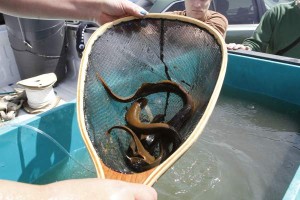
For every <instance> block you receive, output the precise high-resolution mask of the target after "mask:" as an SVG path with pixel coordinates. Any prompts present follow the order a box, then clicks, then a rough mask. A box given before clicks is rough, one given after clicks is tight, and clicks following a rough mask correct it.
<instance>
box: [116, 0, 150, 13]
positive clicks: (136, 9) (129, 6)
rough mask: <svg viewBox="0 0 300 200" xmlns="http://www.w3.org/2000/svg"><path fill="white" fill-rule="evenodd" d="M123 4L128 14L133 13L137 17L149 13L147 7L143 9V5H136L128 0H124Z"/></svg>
mask: <svg viewBox="0 0 300 200" xmlns="http://www.w3.org/2000/svg"><path fill="white" fill-rule="evenodd" d="M122 6H123V9H124V12H125V13H126V14H127V15H132V16H135V17H142V16H145V15H146V14H148V12H147V11H146V10H145V9H143V8H142V7H140V6H138V5H136V4H134V3H132V2H131V1H128V0H125V1H122Z"/></svg>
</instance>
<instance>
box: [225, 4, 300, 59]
mask: <svg viewBox="0 0 300 200" xmlns="http://www.w3.org/2000/svg"><path fill="white" fill-rule="evenodd" d="M227 49H228V50H237V49H243V50H252V51H258V52H264V53H270V54H275V55H281V56H288V57H292V58H300V0H295V1H293V2H290V3H286V4H279V5H277V6H274V7H273V8H271V9H270V10H268V11H267V12H266V13H265V14H264V16H263V17H262V19H261V21H260V23H259V25H258V27H257V28H256V30H255V31H254V33H253V35H252V36H251V37H250V38H247V39H245V40H244V42H243V43H242V44H235V43H230V44H228V45H227Z"/></svg>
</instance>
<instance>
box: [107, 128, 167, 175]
mask: <svg viewBox="0 0 300 200" xmlns="http://www.w3.org/2000/svg"><path fill="white" fill-rule="evenodd" d="M113 129H122V130H124V131H126V132H127V133H129V134H130V135H131V137H132V138H133V141H134V143H133V144H134V145H133V144H131V145H130V147H131V148H130V149H131V152H127V153H126V155H125V156H126V159H127V164H128V165H129V167H130V168H132V170H134V171H136V172H142V171H146V170H148V169H151V168H153V167H155V166H157V165H159V164H160V163H161V161H162V158H163V156H164V155H165V151H166V149H164V148H165V146H164V145H163V144H160V154H159V156H158V157H157V158H156V159H155V158H154V156H152V155H150V154H149V152H148V151H147V150H146V149H145V148H144V146H143V145H142V143H141V141H140V140H139V138H138V137H137V136H136V134H135V133H134V132H133V131H132V130H131V129H130V128H128V127H127V126H113V127H111V128H110V129H109V130H108V131H107V134H110V132H111V131H112V130H113Z"/></svg>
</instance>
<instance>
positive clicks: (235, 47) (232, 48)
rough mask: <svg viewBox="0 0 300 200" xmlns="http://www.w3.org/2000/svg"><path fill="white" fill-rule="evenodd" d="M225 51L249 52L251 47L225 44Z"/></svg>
mask: <svg viewBox="0 0 300 200" xmlns="http://www.w3.org/2000/svg"><path fill="white" fill-rule="evenodd" d="M227 49H228V50H238V49H242V50H248V51H251V50H252V49H251V47H248V46H245V45H242V44H236V43H229V44H227Z"/></svg>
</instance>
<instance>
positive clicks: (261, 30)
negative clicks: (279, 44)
mask: <svg viewBox="0 0 300 200" xmlns="http://www.w3.org/2000/svg"><path fill="white" fill-rule="evenodd" d="M276 20H277V18H276V16H275V15H274V12H273V9H271V10H269V11H267V12H266V13H265V14H264V15H263V17H262V19H261V21H260V23H259V25H258V26H257V28H256V30H255V31H254V33H253V34H252V36H251V37H250V38H247V39H245V40H244V41H243V44H242V45H244V46H246V47H249V48H250V49H251V50H253V51H258V52H266V48H267V46H268V45H269V43H270V40H271V37H272V34H273V27H274V26H275V23H276Z"/></svg>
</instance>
